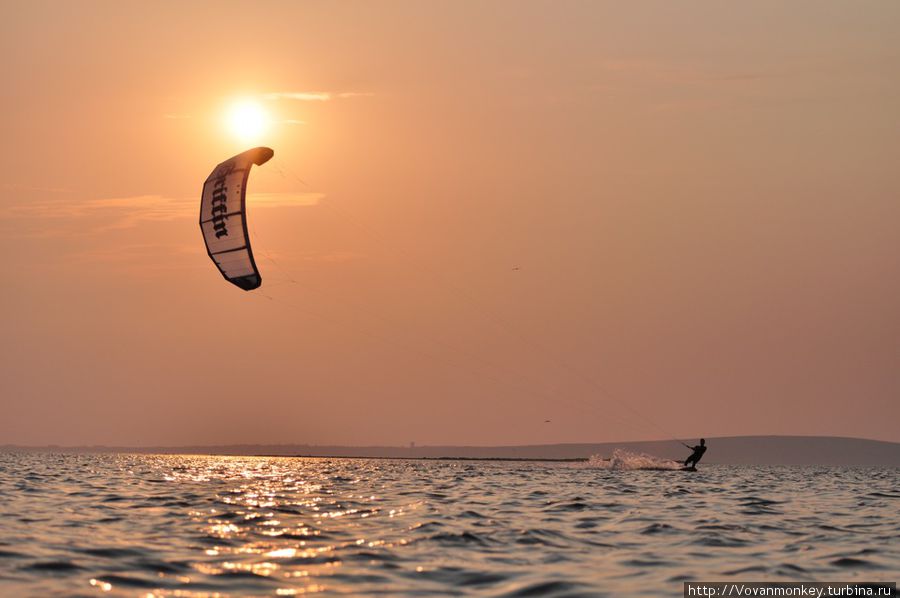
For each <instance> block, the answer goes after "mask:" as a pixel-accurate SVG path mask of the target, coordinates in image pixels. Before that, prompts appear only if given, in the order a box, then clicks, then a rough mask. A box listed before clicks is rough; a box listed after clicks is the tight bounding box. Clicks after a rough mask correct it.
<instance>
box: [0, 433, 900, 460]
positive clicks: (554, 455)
mask: <svg viewBox="0 0 900 598" xmlns="http://www.w3.org/2000/svg"><path fill="white" fill-rule="evenodd" d="M706 438H707V444H708V445H709V452H708V453H707V454H706V456H705V457H704V459H703V463H704V465H706V464H728V465H849V466H853V465H860V466H866V465H877V466H888V467H900V443H898V442H888V441H882V440H867V439H863V438H846V437H837V436H728V437H713V436H707V437H706ZM686 440H687V441H688V442H695V441H696V439H686ZM617 449H620V450H625V451H629V452H632V453H646V454H649V455H654V456H656V457H659V458H662V459H671V460H674V461H681V460H683V459H684V458H685V457H687V455H688V454H689V453H688V451H687V449H686V448H685V447H683V446H681V445H680V444H679V442H678V441H675V440H655V441H638V442H605V443H568V444H538V445H510V446H427V445H426V446H418V445H410V446H406V447H399V446H339V445H309V444H299V443H298V444H231V445H205V446H204V445H186V446H144V447H133V446H69V447H66V446H52V445H50V446H17V445H10V444H7V445H3V446H0V452H50V453H69V454H71V453H140V454H191V455H221V456H267V457H316V458H333V459H338V458H356V459H418V460H438V459H450V460H458V461H548V462H553V461H559V462H566V461H570V462H579V461H586V460H588V459H590V458H591V457H592V456H603V457H609V456H610V455H612V453H613V451H615V450H617Z"/></svg>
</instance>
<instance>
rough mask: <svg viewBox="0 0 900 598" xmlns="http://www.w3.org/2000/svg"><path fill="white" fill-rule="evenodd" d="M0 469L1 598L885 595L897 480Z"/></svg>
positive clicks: (258, 461) (491, 468)
mask: <svg viewBox="0 0 900 598" xmlns="http://www.w3.org/2000/svg"><path fill="white" fill-rule="evenodd" d="M619 457H620V463H619V464H618V465H611V463H612V462H611V461H604V460H601V459H594V460H592V461H590V462H587V463H574V464H573V463H543V462H472V461H415V460H379V459H320V458H268V457H216V456H189V455H177V456H173V455H128V454H120V455H114V454H84V455H66V454H40V453H24V454H12V453H10V454H0V595H2V596H49V595H54V596H101V595H122V596H216V595H220V596H221V595H252V596H291V595H299V594H309V593H319V592H321V593H326V594H345V595H361V596H366V595H378V594H380V595H392V596H394V595H409V594H414V595H447V594H449V595H484V596H680V595H681V592H682V582H684V581H690V580H699V581H715V580H726V581H727V580H735V581H738V580H739V581H770V580H771V581H832V580H834V581H854V580H856V581H896V578H897V577H898V571H900V541H898V538H900V470H898V469H896V468H847V467H730V466H716V465H707V466H703V465H702V464H701V468H700V471H698V472H696V473H685V472H681V471H665V470H658V469H650V470H648V469H629V465H628V464H629V463H631V464H632V465H634V466H635V467H645V466H653V465H654V463H652V460H651V462H650V463H649V464H648V463H640V462H637V461H629V460H628V459H624V460H623V459H622V458H621V457H622V456H621V455H619Z"/></svg>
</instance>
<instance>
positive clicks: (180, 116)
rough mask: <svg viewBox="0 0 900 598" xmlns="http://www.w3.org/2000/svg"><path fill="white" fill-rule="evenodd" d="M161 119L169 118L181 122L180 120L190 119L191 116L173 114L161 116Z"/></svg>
mask: <svg viewBox="0 0 900 598" xmlns="http://www.w3.org/2000/svg"><path fill="white" fill-rule="evenodd" d="M163 118H170V119H174V120H182V119H185V118H192V116H191V115H190V114H175V113H169V114H163Z"/></svg>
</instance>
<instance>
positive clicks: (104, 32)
mask: <svg viewBox="0 0 900 598" xmlns="http://www.w3.org/2000/svg"><path fill="white" fill-rule="evenodd" d="M0 28H2V31H0V33H2V35H0V44H2V46H3V48H2V50H3V55H4V60H3V61H2V63H0V72H2V75H3V81H4V85H3V92H2V95H0V123H2V131H3V141H2V146H0V148H2V149H0V151H2V156H0V157H2V162H3V164H4V176H3V182H2V183H0V184H2V186H3V194H2V203H0V239H2V240H0V243H2V245H0V251H2V254H3V255H4V256H5V257H6V259H5V260H4V264H5V268H6V276H5V284H4V293H3V294H2V295H0V308H2V311H0V313H2V314H3V316H2V320H0V323H2V327H3V331H4V342H3V343H2V345H0V351H2V355H0V385H2V386H0V393H2V397H0V400H2V408H3V415H2V417H0V444H3V443H21V444H44V443H58V444H93V443H103V444H129V445H141V444H144V445H146V444H208V443H235V442H259V443H277V442H300V443H304V442H308V443H343V444H355V445H360V444H372V443H387V444H405V443H407V442H410V441H415V442H417V443H418V444H437V443H455V444H462V443H471V444H505V443H538V442H575V441H616V440H627V439H634V440H637V439H649V438H660V437H664V436H666V435H678V436H682V437H686V438H693V437H696V436H699V435H707V436H713V435H730V434H831V435H844V436H862V437H868V438H878V439H884V440H893V441H898V440H900V432H898V428H897V425H896V422H897V421H900V400H898V398H900V307H898V306H900V169H898V168H897V156H898V155H900V108H898V106H900V78H898V77H897V73H900V4H898V3H897V2H895V1H893V0H885V1H881V2H877V1H872V2H853V3H850V2H833V1H830V0H816V1H814V2H792V3H784V2H763V1H759V2H746V3H722V2H712V1H710V2H692V3H672V2H668V1H659V2H642V3H604V2H550V1H548V2H518V1H517V2H459V1H454V2H389V3H388V2H358V3H356V2H344V3H324V2H321V3H319V2H308V3H299V2H284V3H278V2H259V3H254V4H247V3H238V2H233V3H228V2H221V1H217V2H209V3H202V2H189V3H152V4H151V3H144V4H140V3H111V2H110V3H107V2H97V3H92V2H77V3H76V2H71V3H63V2H27V3H21V2H19V3H13V2H5V3H4V9H3V19H2V23H0ZM237 98H249V99H253V100H255V101H257V102H259V103H260V104H262V105H263V106H264V107H265V109H266V110H267V111H268V112H269V113H270V115H271V118H272V119H273V121H274V122H273V124H272V126H271V128H270V130H269V134H268V135H266V136H265V138H263V139H261V140H260V141H261V144H264V145H268V146H270V147H272V148H274V150H275V158H274V159H273V160H272V161H271V162H269V163H268V164H266V165H264V166H262V167H260V168H258V169H254V172H253V173H252V174H251V179H250V191H251V193H254V194H255V195H254V196H253V197H251V199H250V201H249V210H250V224H251V227H252V228H253V229H254V233H255V236H254V238H253V243H254V249H255V253H256V259H257V262H258V264H259V266H260V269H261V271H262V275H263V280H264V282H263V287H262V288H261V289H260V290H259V291H255V292H251V293H245V292H243V291H240V290H238V289H237V288H235V287H233V286H231V285H229V284H227V283H226V282H225V281H223V280H222V278H221V276H220V275H219V273H218V272H217V271H216V269H215V267H214V266H213V264H212V263H211V262H210V261H209V258H208V257H207V255H206V252H205V249H204V246H203V241H202V239H201V237H200V232H199V227H198V226H197V209H198V204H199V193H200V189H201V186H202V184H203V181H204V180H205V178H206V176H207V175H208V174H209V172H210V170H211V169H212V168H213V167H214V166H215V165H216V164H217V163H218V162H220V161H222V160H224V159H225V158H227V157H229V156H231V155H232V154H234V153H237V152H238V151H241V150H244V149H247V147H249V146H248V145H247V144H246V143H242V142H239V141H237V140H235V139H234V138H233V137H231V136H230V135H229V133H228V131H227V129H226V127H225V126H224V123H223V111H224V110H225V109H226V108H227V106H228V105H229V103H230V102H232V101H234V100H235V99H237ZM516 268H518V269H516ZM625 405H628V406H629V407H626V406H625ZM546 419H550V420H552V422H551V423H549V424H545V423H544V420H546Z"/></svg>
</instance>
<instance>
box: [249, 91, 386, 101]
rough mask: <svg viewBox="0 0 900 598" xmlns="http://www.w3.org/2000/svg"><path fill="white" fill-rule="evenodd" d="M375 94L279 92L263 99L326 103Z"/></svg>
mask: <svg viewBox="0 0 900 598" xmlns="http://www.w3.org/2000/svg"><path fill="white" fill-rule="evenodd" d="M374 95H375V94H374V93H372V92H370V91H342V92H337V93H335V92H330V91H279V92H274V93H267V94H264V95H263V98H265V99H267V100H298V101H301V102H328V101H330V100H333V99H334V98H340V99H346V98H358V97H371V96H374Z"/></svg>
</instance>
